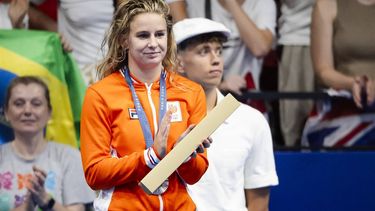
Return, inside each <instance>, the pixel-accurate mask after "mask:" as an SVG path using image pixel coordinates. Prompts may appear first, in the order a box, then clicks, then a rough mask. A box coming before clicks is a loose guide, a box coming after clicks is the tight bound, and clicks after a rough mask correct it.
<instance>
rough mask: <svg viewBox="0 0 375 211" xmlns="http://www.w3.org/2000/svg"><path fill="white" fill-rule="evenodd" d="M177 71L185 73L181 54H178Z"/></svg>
mask: <svg viewBox="0 0 375 211" xmlns="http://www.w3.org/2000/svg"><path fill="white" fill-rule="evenodd" d="M177 72H178V73H180V74H181V75H185V70H184V62H183V61H182V56H181V55H177Z"/></svg>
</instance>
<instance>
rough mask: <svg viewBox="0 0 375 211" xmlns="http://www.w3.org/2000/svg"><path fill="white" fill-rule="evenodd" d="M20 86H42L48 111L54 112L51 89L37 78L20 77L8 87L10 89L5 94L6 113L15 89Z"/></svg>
mask: <svg viewBox="0 0 375 211" xmlns="http://www.w3.org/2000/svg"><path fill="white" fill-rule="evenodd" d="M19 84H24V85H29V84H38V85H39V86H41V87H42V88H43V90H44V96H45V97H46V100H47V106H48V109H49V110H50V111H51V110H52V106H51V99H50V96H49V89H48V86H47V84H46V83H44V81H42V79H40V78H38V77H36V76H18V77H16V78H14V79H13V80H12V81H11V82H10V84H9V86H8V89H7V91H6V93H5V103H4V109H5V111H7V110H8V105H9V100H10V97H11V93H12V90H13V88H14V87H16V86H17V85H19Z"/></svg>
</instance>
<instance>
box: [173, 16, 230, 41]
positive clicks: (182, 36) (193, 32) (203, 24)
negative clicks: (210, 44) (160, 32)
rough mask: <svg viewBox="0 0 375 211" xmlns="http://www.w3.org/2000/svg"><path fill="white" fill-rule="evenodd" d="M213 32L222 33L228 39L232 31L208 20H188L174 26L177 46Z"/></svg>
mask: <svg viewBox="0 0 375 211" xmlns="http://www.w3.org/2000/svg"><path fill="white" fill-rule="evenodd" d="M211 32H219V33H222V34H223V35H224V36H225V37H227V38H228V37H229V35H230V30H229V29H228V28H227V27H225V26H224V25H223V24H221V23H219V22H216V21H213V20H210V19H207V18H186V19H183V20H182V21H179V22H177V23H175V24H174V25H173V33H174V38H175V40H176V44H177V45H179V44H180V43H181V42H183V41H185V40H187V39H189V38H191V37H194V36H197V35H200V34H206V33H211Z"/></svg>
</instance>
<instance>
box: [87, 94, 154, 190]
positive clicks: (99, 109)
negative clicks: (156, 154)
mask: <svg viewBox="0 0 375 211" xmlns="http://www.w3.org/2000/svg"><path fill="white" fill-rule="evenodd" d="M111 126H112V125H111V116H110V111H109V108H108V105H107V104H106V102H105V101H104V100H103V97H102V96H101V95H100V94H99V93H98V92H97V91H96V90H95V89H93V88H92V87H90V88H88V89H87V91H86V95H85V98H84V102H83V106H82V114H81V156H82V164H83V169H84V174H85V178H86V181H87V183H88V185H89V186H90V187H91V188H92V189H94V190H97V189H109V188H113V187H115V186H119V185H124V184H126V183H128V182H135V181H139V180H140V179H141V178H143V177H144V176H146V174H147V173H148V172H150V170H151V169H150V168H149V167H148V166H147V165H146V161H145V158H144V153H145V151H144V150H141V151H136V152H133V153H131V154H129V155H128V156H124V157H121V158H118V157H114V156H112V155H111V151H112V149H111V139H112V128H111ZM129 130H131V128H130V129H129Z"/></svg>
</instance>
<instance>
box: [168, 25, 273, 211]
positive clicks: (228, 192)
mask: <svg viewBox="0 0 375 211" xmlns="http://www.w3.org/2000/svg"><path fill="white" fill-rule="evenodd" d="M173 31H174V33H175V39H176V43H177V44H178V61H179V62H178V64H179V66H178V72H179V73H180V74H182V75H184V76H186V77H187V78H189V79H191V80H193V81H195V82H197V83H199V84H200V85H201V86H202V87H203V89H204V91H205V94H206V101H207V112H209V111H210V110H211V109H212V108H214V107H215V106H216V104H217V103H218V102H219V101H220V100H221V99H223V97H224V96H223V95H222V94H221V93H220V91H219V90H218V87H219V84H220V82H221V79H222V75H223V66H224V63H223V57H222V49H223V42H224V41H225V40H227V39H228V37H229V29H228V28H226V27H225V26H224V25H223V24H221V23H218V22H214V21H212V20H209V19H205V18H191V19H185V20H183V21H180V22H177V23H176V24H175V25H174V26H173ZM244 123H246V124H244ZM211 137H212V138H213V140H214V143H213V145H212V146H211V147H210V148H209V149H207V157H208V160H209V163H210V165H209V167H208V169H207V172H206V173H205V174H204V175H203V177H202V178H201V179H200V180H199V182H198V183H196V184H194V185H191V186H189V193H190V195H191V196H192V198H193V200H194V202H195V203H196V205H197V210H268V203H269V188H268V187H269V186H272V185H277V184H278V178H277V175H276V170H275V162H274V157H273V150H272V138H271V132H270V128H269V126H268V124H267V121H266V120H265V118H264V116H263V115H262V114H261V113H260V112H259V111H257V110H255V109H253V108H251V107H250V106H247V105H244V104H242V105H241V106H240V107H239V108H238V109H237V110H236V111H235V112H234V113H233V114H232V115H231V116H230V117H229V118H228V119H227V120H226V121H225V123H223V124H222V125H221V126H220V127H219V128H218V129H217V130H216V131H215V132H214V133H213V134H212V136H211ZM244 192H245V193H244Z"/></svg>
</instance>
